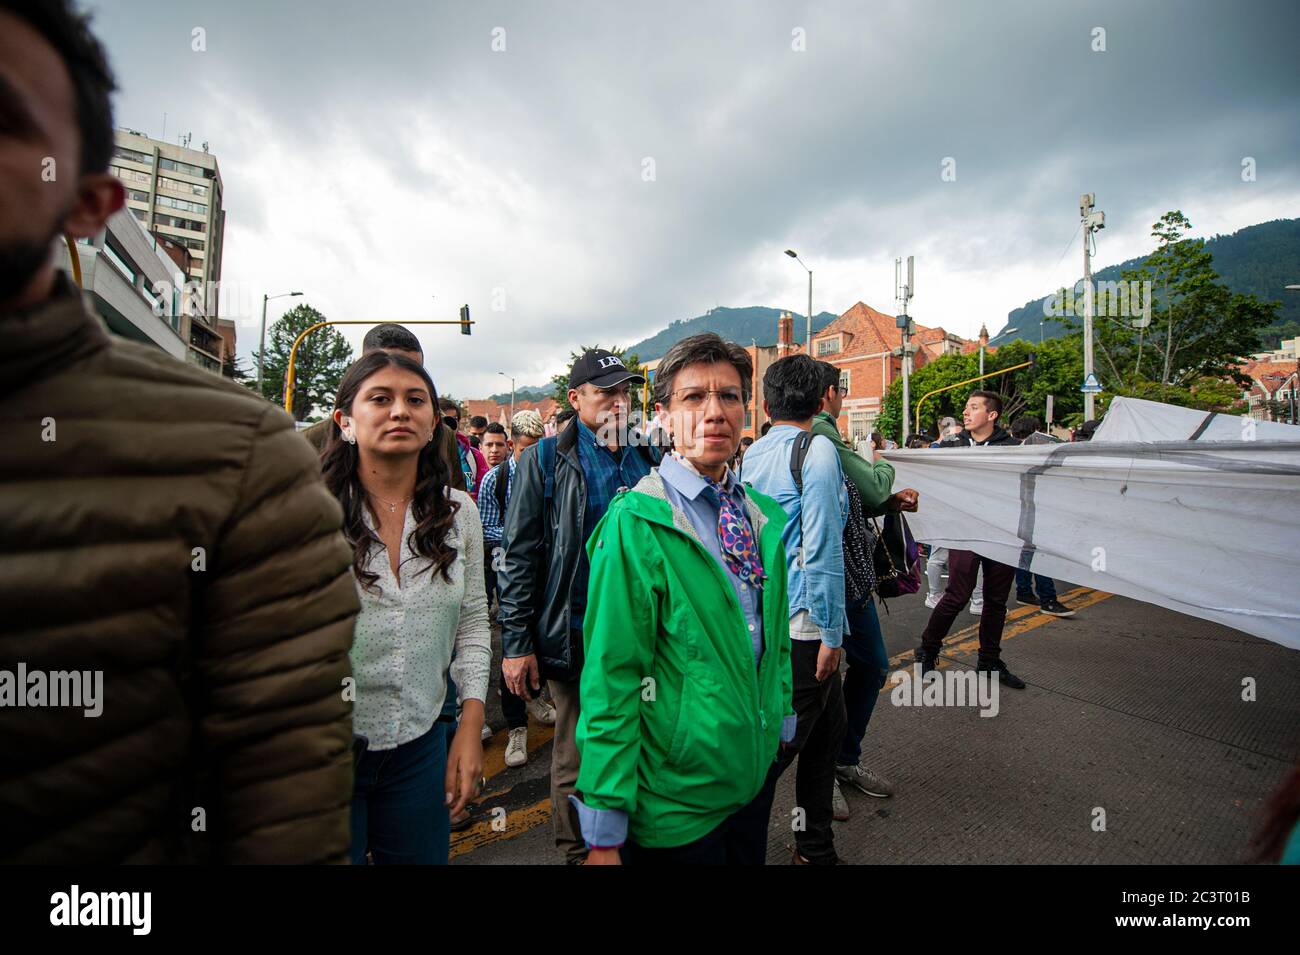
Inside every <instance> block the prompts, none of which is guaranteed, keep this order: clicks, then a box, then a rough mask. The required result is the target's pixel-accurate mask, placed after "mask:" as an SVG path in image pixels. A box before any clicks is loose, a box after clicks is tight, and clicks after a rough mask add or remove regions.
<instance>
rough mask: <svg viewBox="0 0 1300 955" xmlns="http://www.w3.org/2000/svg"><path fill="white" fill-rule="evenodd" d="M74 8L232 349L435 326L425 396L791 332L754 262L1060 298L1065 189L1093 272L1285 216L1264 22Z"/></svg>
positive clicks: (505, 5)
mask: <svg viewBox="0 0 1300 955" xmlns="http://www.w3.org/2000/svg"><path fill="white" fill-rule="evenodd" d="M90 6H91V7H92V9H94V10H95V11H96V17H95V26H96V31H97V33H98V34H99V35H100V36H101V37H102V38H103V40H104V42H105V44H106V46H107V48H108V52H109V55H110V57H111V59H112V62H113V65H114V67H115V69H116V72H117V75H118V81H119V86H120V91H119V93H118V95H117V99H116V119H117V122H118V125H121V126H126V127H130V128H133V129H136V130H139V131H141V132H143V133H145V134H146V135H150V136H153V137H155V138H163V132H164V130H163V114H164V113H166V115H167V119H166V123H167V125H166V139H167V140H169V141H171V142H176V138H177V136H178V135H179V134H181V133H185V132H189V133H192V136H193V140H192V142H191V146H192V147H194V148H197V147H198V146H199V144H200V143H202V142H204V141H207V142H208V143H210V148H211V151H212V152H213V153H214V154H215V155H216V156H217V159H218V162H219V164H220V168H221V173H222V178H223V181H224V185H225V208H226V215H227V219H226V234H225V241H226V253H225V261H224V267H223V276H222V278H223V283H226V284H230V283H234V284H236V285H237V286H238V287H239V290H240V291H239V295H238V299H239V301H238V302H234V301H232V298H233V297H232V296H223V313H224V314H226V315H227V316H228V317H234V318H236V319H237V320H238V322H239V350H240V352H241V354H243V355H245V356H247V355H248V354H249V353H250V352H251V350H252V349H253V348H254V347H255V346H256V338H257V325H258V320H259V310H260V305H261V295H262V293H263V292H270V293H272V294H274V293H275V292H281V291H288V290H290V289H302V290H303V291H304V292H306V293H307V294H306V298H305V300H306V301H308V302H310V303H311V304H312V305H314V306H315V307H317V308H318V309H320V310H321V311H322V312H324V313H325V315H326V317H328V318H331V319H360V320H373V321H388V320H392V321H401V320H403V319H411V318H443V319H452V318H455V317H456V308H457V307H458V306H459V305H460V304H461V303H463V302H468V303H469V304H470V305H471V308H472V309H473V313H474V318H475V319H477V320H478V322H479V324H478V325H477V326H476V327H475V329H474V335H473V337H472V338H464V337H462V336H461V335H459V334H457V333H456V330H455V329H452V328H440V327H436V326H427V327H425V328H424V329H419V328H418V327H417V328H416V329H414V330H416V331H417V334H419V336H420V338H421V341H422V342H423V344H424V348H425V352H426V360H427V363H428V365H429V368H430V370H431V372H432V373H433V375H434V381H435V382H436V384H437V385H438V387H439V389H440V390H445V391H449V392H451V393H454V394H456V395H458V396H461V397H481V396H484V395H487V394H489V393H492V392H497V391H501V390H503V388H504V389H508V387H509V386H508V384H507V383H506V382H505V381H504V380H503V379H501V378H499V377H497V375H496V372H498V371H504V372H506V373H508V374H512V375H514V376H515V377H516V379H517V380H518V383H519V384H520V385H521V386H522V385H524V384H539V383H542V382H544V381H545V380H546V379H547V378H548V377H549V376H550V375H551V374H552V373H554V372H555V371H557V370H559V369H560V368H561V367H562V366H563V364H564V361H565V358H566V356H567V354H568V352H569V350H570V348H572V347H575V346H577V345H580V344H592V343H594V342H596V341H599V342H600V343H601V344H606V345H608V344H610V343H618V344H628V343H631V342H634V341H637V340H639V339H641V338H643V337H645V336H647V335H649V334H652V333H654V332H655V331H657V330H658V329H660V328H662V327H663V326H664V325H666V324H667V323H668V322H670V321H672V320H674V319H681V318H689V317H692V316H695V315H698V314H701V313H703V312H704V311H705V310H707V309H708V308H711V307H713V306H715V305H731V306H744V305H769V306H774V307H781V308H790V309H793V310H796V311H798V312H800V313H802V312H803V311H804V310H805V308H806V301H807V298H806V296H807V275H806V273H805V272H804V271H803V270H802V269H800V268H799V266H798V265H797V264H796V263H795V262H794V261H793V260H791V259H789V258H787V257H786V256H784V255H783V254H782V250H784V249H786V248H787V247H793V248H795V249H797V250H798V251H799V253H800V254H801V256H802V257H803V260H804V261H805V262H807V263H808V265H809V266H810V267H811V268H812V269H813V270H814V272H815V282H814V303H813V305H814V309H815V310H816V311H822V310H826V311H832V312H836V313H839V312H843V311H844V310H845V309H847V308H848V307H849V306H850V305H852V304H853V303H854V302H856V301H859V300H861V301H864V302H866V303H867V304H869V305H871V306H873V307H875V308H878V309H880V310H882V311H885V312H889V313H891V314H892V313H894V312H895V303H894V276H893V268H894V267H893V263H894V258H895V256H906V255H909V254H911V255H915V256H916V273H917V274H916V296H915V298H914V300H913V302H912V309H911V311H912V314H913V315H914V316H915V317H916V319H917V320H918V321H919V322H921V323H923V324H926V325H942V326H943V327H945V328H947V329H948V330H950V331H953V332H957V333H958V334H962V335H966V336H973V335H974V334H975V333H976V332H977V330H978V329H979V326H980V324H981V323H982V322H985V323H987V324H988V327H989V330H990V332H991V333H996V332H997V330H998V329H999V328H1001V327H1002V325H1003V323H1004V322H1005V319H1006V314H1007V312H1008V310H1010V309H1012V308H1015V307H1018V306H1020V305H1023V304H1024V303H1025V302H1026V301H1028V300H1030V299H1034V298H1037V297H1038V296H1040V295H1044V294H1047V293H1049V292H1050V291H1052V290H1053V289H1055V288H1057V287H1058V286H1060V285H1064V284H1067V283H1069V282H1072V281H1074V280H1075V279H1076V278H1077V277H1078V276H1079V275H1080V273H1081V267H1082V247H1081V242H1080V241H1079V238H1078V236H1077V234H1076V227H1077V225H1078V197H1079V194H1080V193H1082V192H1094V193H1095V194H1096V196H1097V206H1098V208H1100V209H1102V210H1103V211H1105V213H1106V226H1107V227H1106V229H1105V231H1104V232H1102V233H1101V234H1100V236H1099V239H1098V255H1097V260H1096V261H1097V265H1098V266H1099V267H1100V266H1105V265H1108V264H1111V263H1114V262H1118V261H1120V260H1122V259H1125V258H1128V257H1131V256H1134V255H1138V254H1141V253H1143V252H1146V251H1149V250H1150V248H1151V240H1150V239H1149V231H1150V226H1151V223H1153V222H1154V221H1155V220H1156V219H1157V218H1158V217H1159V216H1160V214H1162V213H1163V212H1165V211H1166V210H1168V209H1172V208H1179V209H1182V211H1183V212H1184V214H1185V215H1187V217H1188V218H1189V219H1191V221H1192V223H1193V225H1194V227H1195V234H1197V235H1203V236H1209V235H1213V234H1215V233H1221V232H1231V231H1234V230H1236V229H1239V228H1241V227H1243V226H1246V225H1251V224H1254V223H1256V222H1261V221H1266V220H1269V219H1276V218H1283V217H1294V216H1297V215H1300V123H1298V122H1297V115H1298V113H1300V111H1298V110H1297V105H1298V103H1300V96H1298V95H1297V94H1300V65H1297V64H1300V52H1298V50H1297V45H1296V44H1297V36H1298V35H1300V4H1296V3H1295V2H1294V0H1279V2H1247V3H1226V2H1224V3H1201V2H1186V0H1180V2H1142V3H1133V2H1132V0H1122V2H1116V3H1096V2H1092V3H1087V4H1081V3H1054V2H1043V0H1030V2H1023V3H1022V2H1001V3H981V4H978V5H977V4H967V3H958V2H955V0H953V2H944V3H916V2H905V3H904V2H898V3H871V4H867V3H847V2H846V3H831V2H815V3H788V2H784V3H778V2H762V0H735V2H710V0H694V2H685V3H668V2H661V0H657V2H653V3H638V2H632V0H627V2H615V0H606V2H594V0H593V2H585V3H565V2H553V0H510V2H474V3H470V2H461V3H441V2H428V0H425V2H419V3H398V2H389V0H380V2H369V3H355V2H346V3H344V2H319V0H314V2H310V3H307V2H303V3H298V2H283V3H280V2H277V3H275V4H252V3H242V2H241V3H235V4H214V3H212V2H210V0H206V2H203V3H198V2H186V0H168V2H153V0H98V2H95V3H92V4H90ZM1097 28H1101V29H1102V30H1104V35H1103V34H1098V33H1096V29H1097ZM196 29H201V30H202V31H204V32H203V33H202V34H201V35H200V39H201V40H202V43H199V41H197V40H196V39H195V34H194V31H195V30H196ZM1102 41H1104V47H1105V49H1104V51H1096V50H1094V47H1096V46H1098V45H1100V43H1101V42H1102ZM196 45H203V46H205V47H206V49H204V50H199V51H196V50H195V49H194V47H195V46H196ZM503 45H504V49H494V46H495V47H498V48H499V47H501V46H503ZM1246 157H1251V158H1253V160H1254V169H1255V179H1254V181H1243V177H1242V163H1243V159H1245V158H1246ZM947 158H951V159H952V160H953V163H952V164H950V165H949V169H951V170H953V171H955V180H953V181H944V179H943V176H942V173H943V170H944V161H945V159H947ZM1072 236H1074V238H1073V239H1072ZM1067 250H1068V251H1067ZM1279 294H1280V292H1279ZM295 301H302V300H290V299H285V300H282V301H280V302H278V303H276V302H273V303H272V312H271V318H272V319H274V318H275V317H276V316H277V315H278V314H279V311H278V310H276V309H275V306H276V305H281V306H284V305H286V303H287V304H289V305H292V304H293V303H294V302H295ZM494 305H495V306H497V307H498V309H499V310H494ZM228 306H233V307H234V308H233V310H234V311H237V312H239V313H240V314H236V315H231V314H230V312H231V310H232V309H231V308H229V307H228ZM342 331H343V334H345V335H346V336H347V337H348V338H349V339H350V340H351V341H353V343H354V344H356V343H359V342H360V338H361V335H362V334H363V333H364V326H352V327H344V328H343V329H342ZM772 338H773V339H775V329H773V330H772Z"/></svg>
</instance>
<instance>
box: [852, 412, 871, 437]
mask: <svg viewBox="0 0 1300 955" xmlns="http://www.w3.org/2000/svg"><path fill="white" fill-rule="evenodd" d="M871 424H872V418H871V416H870V415H869V414H867V412H865V411H853V412H850V413H849V437H850V439H852V441H853V443H854V445H856V444H857V442H859V441H861V440H862V439H863V438H865V437H867V436H869V435H870V434H871Z"/></svg>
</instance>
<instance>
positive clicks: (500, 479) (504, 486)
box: [492, 458, 510, 523]
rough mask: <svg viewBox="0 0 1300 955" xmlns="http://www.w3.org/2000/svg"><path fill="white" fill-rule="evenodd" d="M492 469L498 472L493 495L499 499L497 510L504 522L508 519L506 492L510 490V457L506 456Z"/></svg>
mask: <svg viewBox="0 0 1300 955" xmlns="http://www.w3.org/2000/svg"><path fill="white" fill-rule="evenodd" d="M492 470H494V471H496V473H497V483H496V487H494V488H493V491H494V492H495V493H494V494H493V496H494V497H495V498H496V499H497V511H498V512H499V513H500V515H501V521H502V523H505V519H506V494H507V492H508V491H509V490H510V458H506V459H505V460H504V461H502V462H501V463H500V464H498V465H497V466H496V467H495V468H493V469H492Z"/></svg>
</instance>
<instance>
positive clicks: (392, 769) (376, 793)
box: [352, 723, 451, 865]
mask: <svg viewBox="0 0 1300 955" xmlns="http://www.w3.org/2000/svg"><path fill="white" fill-rule="evenodd" d="M447 726H448V724H446V723H434V724H433V727H432V728H431V729H430V730H429V732H427V733H425V734H424V735H423V736H421V737H420V738H419V739H414V740H411V742H409V743H403V744H402V745H401V746H398V747H397V748H396V749H383V750H376V751H371V750H367V751H366V752H364V753H362V754H361V757H360V758H359V759H358V760H357V763H356V774H355V776H356V778H355V781H354V783H353V789H352V864H353V865H365V862H366V853H367V851H369V853H370V854H371V856H372V857H373V858H374V861H375V864H376V865H386V864H393V865H446V864H447V854H448V851H449V849H450V847H451V817H450V816H449V815H448V813H447V806H446V804H445V802H444V800H445V798H446V790H445V787H444V777H445V775H446V773H447Z"/></svg>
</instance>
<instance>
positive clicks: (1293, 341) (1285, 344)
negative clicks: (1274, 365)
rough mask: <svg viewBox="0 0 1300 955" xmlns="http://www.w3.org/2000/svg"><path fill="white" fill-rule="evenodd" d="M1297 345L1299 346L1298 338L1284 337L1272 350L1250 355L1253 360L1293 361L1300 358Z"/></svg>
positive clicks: (1299, 339) (1299, 340)
mask: <svg viewBox="0 0 1300 955" xmlns="http://www.w3.org/2000/svg"><path fill="white" fill-rule="evenodd" d="M1297 346H1300V338H1284V339H1282V342H1281V344H1279V345H1278V347H1277V348H1274V349H1273V350H1272V351H1260V352H1255V354H1253V355H1251V356H1250V357H1251V358H1253V359H1255V361H1295V360H1296V359H1297V358H1300V353H1298V351H1297Z"/></svg>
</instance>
